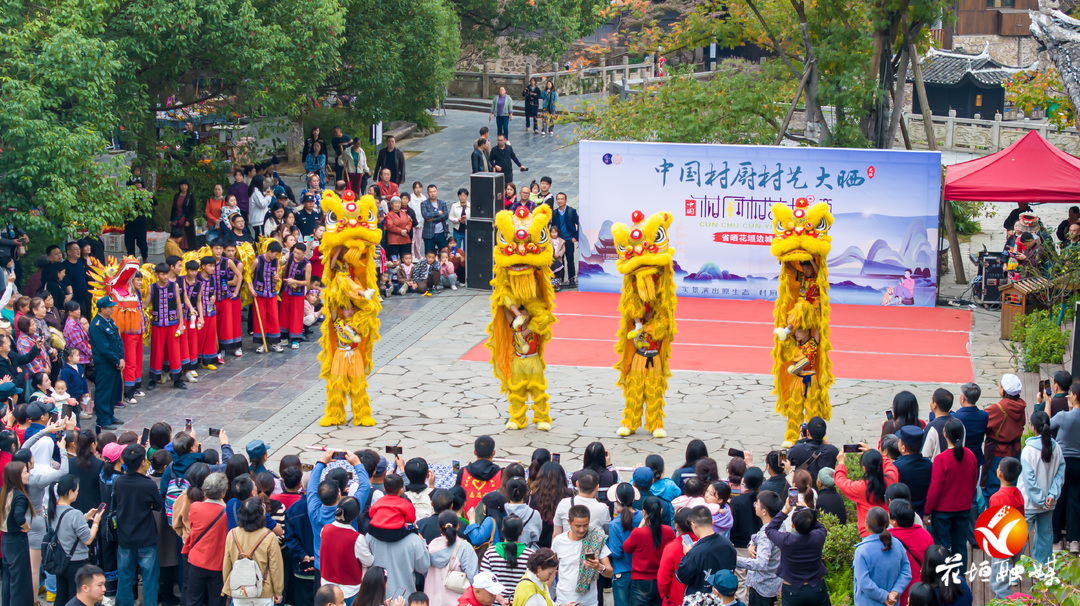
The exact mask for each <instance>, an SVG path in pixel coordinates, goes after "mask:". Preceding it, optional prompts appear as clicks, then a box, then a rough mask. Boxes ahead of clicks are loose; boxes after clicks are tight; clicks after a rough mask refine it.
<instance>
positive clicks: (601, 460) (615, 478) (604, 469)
mask: <svg viewBox="0 0 1080 606" xmlns="http://www.w3.org/2000/svg"><path fill="white" fill-rule="evenodd" d="M586 469H591V470H593V471H595V472H596V475H598V476H600V487H599V490H597V492H596V500H597V501H600V502H601V503H603V504H604V505H607V506H608V510H609V511H610V512H614V511H615V504H614V503H612V502H611V501H609V500H608V498H607V492H608V489H610V488H611V487H612V486H614V485H616V484H618V483H619V472H618V471H615V468H614V467H613V466H612V465H611V455H610V454H609V453H608V450H607V448H604V445H603V444H602V443H601V442H593V443H591V444H589V445H588V446H586V447H585V454H584V456H582V458H581V469H579V470H578V471H575V472H574V473H573V474H572V475H571V476H570V483H571V484H573V485H574V486H577V481H578V476H579V475H580V474H581V472H583V471H585V470H586Z"/></svg>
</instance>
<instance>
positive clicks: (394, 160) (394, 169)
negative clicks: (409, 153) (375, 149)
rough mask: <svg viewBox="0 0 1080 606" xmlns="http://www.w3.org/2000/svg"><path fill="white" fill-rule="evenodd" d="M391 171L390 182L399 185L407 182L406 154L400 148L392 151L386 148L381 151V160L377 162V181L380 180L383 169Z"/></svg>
mask: <svg viewBox="0 0 1080 606" xmlns="http://www.w3.org/2000/svg"><path fill="white" fill-rule="evenodd" d="M384 168H389V169H390V180H391V181H393V182H394V183H397V184H398V185H401V184H402V183H404V182H405V154H404V153H402V151H401V148H400V147H395V148H394V151H390V150H389V149H386V148H385V147H384V148H382V149H380V150H379V158H378V160H377V161H376V162H375V179H376V180H378V179H379V175H381V174H382V169H384Z"/></svg>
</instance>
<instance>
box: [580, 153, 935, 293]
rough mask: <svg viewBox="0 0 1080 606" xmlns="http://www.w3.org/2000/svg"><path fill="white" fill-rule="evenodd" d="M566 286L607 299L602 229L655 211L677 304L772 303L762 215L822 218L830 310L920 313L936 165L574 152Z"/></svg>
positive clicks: (858, 156) (609, 257) (899, 158)
mask: <svg viewBox="0 0 1080 606" xmlns="http://www.w3.org/2000/svg"><path fill="white" fill-rule="evenodd" d="M579 148H580V151H579V154H580V155H579V164H580V177H581V189H580V191H581V199H580V201H579V203H578V212H579V215H580V221H581V234H580V235H581V237H580V240H579V242H580V245H579V250H580V251H581V264H580V266H579V267H580V271H579V278H578V284H579V287H580V289H581V290H583V291H591V292H618V291H619V290H620V289H621V288H622V277H621V275H620V274H619V272H618V271H617V270H616V269H615V258H616V251H615V246H614V243H613V241H612V238H611V226H612V224H613V223H618V222H622V223H627V224H629V223H630V215H631V213H632V212H633V211H635V210H640V211H642V212H644V213H645V216H649V215H650V214H652V213H654V212H657V211H661V210H666V211H668V212H670V213H671V214H672V215H673V216H674V221H673V222H672V225H671V230H670V233H669V238H670V243H671V245H672V246H673V247H674V248H675V273H676V276H675V282H676V284H677V285H678V294H679V296H681V297H686V296H689V297H708V298H716V299H743V300H746V299H769V300H771V299H775V298H776V290H777V276H778V275H779V266H778V265H777V262H776V258H775V257H773V256H772V254H770V253H769V244H770V243H771V242H772V238H773V228H772V223H773V216H772V206H773V204H775V203H777V202H781V203H784V204H787V205H788V206H790V207H792V208H794V205H795V201H796V200H797V199H799V198H807V199H808V200H809V201H810V203H811V204H813V203H816V202H824V203H826V204H828V205H829V207H830V208H831V211H832V215H833V217H834V222H833V226H832V229H831V230H830V231H829V235H831V236H832V252H831V254H830V255H829V282H830V284H831V285H832V286H831V300H832V302H833V303H856V304H862V305H899V306H905V305H908V306H912V305H913V306H926V307H932V306H933V305H934V302H935V300H936V290H937V286H936V285H937V263H936V260H937V256H938V255H937V241H938V204H939V199H940V191H941V154H940V153H939V152H929V151H892V150H869V149H835V148H817V147H769V146H756V145H697V144H682V143H627V142H606V141H582V142H581V143H580V145H579Z"/></svg>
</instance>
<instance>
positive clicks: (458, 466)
mask: <svg viewBox="0 0 1080 606" xmlns="http://www.w3.org/2000/svg"><path fill="white" fill-rule="evenodd" d="M450 466H451V467H452V468H453V470H454V473H457V472H459V471H461V461H451V462H450Z"/></svg>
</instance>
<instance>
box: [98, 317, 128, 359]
mask: <svg viewBox="0 0 1080 606" xmlns="http://www.w3.org/2000/svg"><path fill="white" fill-rule="evenodd" d="M89 336H90V351H91V352H93V354H94V366H95V367H97V368H98V369H104V368H106V367H107V368H113V369H118V368H119V367H120V361H121V360H123V359H124V342H123V341H122V340H121V339H120V329H119V328H117V327H116V322H113V321H112V319H110V318H106V317H105V316H103V315H101V314H98V315H96V316H94V320H93V321H92V322H90V334H89Z"/></svg>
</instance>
